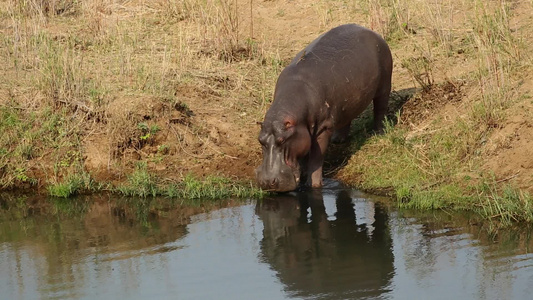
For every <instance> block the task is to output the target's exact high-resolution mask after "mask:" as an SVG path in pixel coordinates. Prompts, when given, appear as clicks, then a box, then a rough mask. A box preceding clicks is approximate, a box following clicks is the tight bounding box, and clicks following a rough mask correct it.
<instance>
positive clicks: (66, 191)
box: [47, 173, 100, 198]
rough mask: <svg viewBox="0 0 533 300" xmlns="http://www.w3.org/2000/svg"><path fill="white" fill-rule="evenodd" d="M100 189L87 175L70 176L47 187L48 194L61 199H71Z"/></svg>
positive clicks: (76, 174)
mask: <svg viewBox="0 0 533 300" xmlns="http://www.w3.org/2000/svg"><path fill="white" fill-rule="evenodd" d="M99 189H100V188H99V187H98V186H97V184H96V183H95V182H94V181H93V180H92V178H91V177H90V176H89V174H87V173H75V174H69V175H68V176H66V178H65V179H64V180H62V181H60V182H57V183H52V184H50V185H48V186H47V190H48V194H49V195H50V196H53V197H59V198H69V197H72V196H75V195H77V194H79V193H82V192H86V191H91V192H94V191H96V190H99Z"/></svg>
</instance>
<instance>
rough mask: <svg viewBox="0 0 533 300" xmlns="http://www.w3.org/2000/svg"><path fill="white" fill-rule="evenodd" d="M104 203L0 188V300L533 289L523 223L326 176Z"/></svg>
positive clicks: (488, 293)
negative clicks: (413, 204)
mask: <svg viewBox="0 0 533 300" xmlns="http://www.w3.org/2000/svg"><path fill="white" fill-rule="evenodd" d="M2 197H3V198H2ZM106 197H107V198H106ZM106 197H99V198H98V199H92V198H90V197H89V198H83V199H67V200H57V199H56V200H46V202H47V203H50V204H49V205H45V206H42V205H38V204H35V203H33V202H32V201H31V199H30V200H28V198H24V197H22V198H20V197H19V198H17V197H15V196H13V197H7V198H9V199H6V196H5V195H4V196H0V291H1V295H0V299H531V295H533V284H532V283H533V250H532V249H533V239H532V238H531V231H529V230H527V229H526V228H520V229H516V228H514V229H510V230H500V231H498V232H496V233H492V234H489V233H488V231H487V230H486V229H484V228H481V227H480V226H479V225H478V224H477V221H475V218H473V217H468V216H465V215H459V214H456V213H453V214H452V213H448V212H429V213H423V214H421V213H416V212H409V211H399V210H397V209H396V208H395V207H394V205H392V204H391V203H389V202H387V201H383V199H381V198H379V197H374V196H371V195H366V194H364V193H361V192H359V191H357V190H351V189H346V188H344V187H342V186H341V185H340V184H338V183H336V182H329V183H328V185H327V186H326V187H325V188H324V189H323V190H315V191H306V192H300V193H289V194H283V195H278V196H275V197H267V198H265V199H263V200H262V201H256V200H249V201H244V202H238V201H222V202H219V204H217V205H216V207H215V205H213V204H200V205H196V206H185V205H184V204H179V203H178V204H176V203H174V204H172V205H168V202H169V201H168V200H166V199H160V200H158V201H155V200H136V199H129V200H124V199H121V200H115V199H113V196H106ZM136 201H140V203H141V204H139V202H136ZM28 203H29V204H28ZM32 203H33V204H32ZM36 203H37V202H36ZM165 203H167V204H165ZM522 227H523V226H522Z"/></svg>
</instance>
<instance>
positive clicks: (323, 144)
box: [307, 129, 333, 188]
mask: <svg viewBox="0 0 533 300" xmlns="http://www.w3.org/2000/svg"><path fill="white" fill-rule="evenodd" d="M332 133H333V131H332V130H331V129H326V130H324V131H323V132H322V133H321V134H319V135H318V137H317V138H316V139H313V140H312V142H311V150H310V152H309V161H308V162H307V172H308V177H307V184H308V185H309V186H311V187H314V188H318V187H322V166H323V165H324V157H325V155H326V149H327V148H328V144H329V140H330V138H331V135H332ZM309 175H310V176H309Z"/></svg>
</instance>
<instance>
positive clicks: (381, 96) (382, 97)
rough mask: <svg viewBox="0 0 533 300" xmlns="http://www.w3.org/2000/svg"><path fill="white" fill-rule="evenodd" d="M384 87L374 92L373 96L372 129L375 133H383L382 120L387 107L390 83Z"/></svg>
mask: <svg viewBox="0 0 533 300" xmlns="http://www.w3.org/2000/svg"><path fill="white" fill-rule="evenodd" d="M386 86H387V87H386V88H383V89H381V90H380V92H378V93H377V94H376V96H375V97H374V100H373V101H374V130H375V131H376V132H377V133H383V121H384V120H385V116H386V115H387V111H388V109H389V94H390V89H391V88H390V84H389V85H386Z"/></svg>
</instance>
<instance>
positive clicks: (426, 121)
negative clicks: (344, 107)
mask: <svg viewBox="0 0 533 300" xmlns="http://www.w3.org/2000/svg"><path fill="white" fill-rule="evenodd" d="M532 5H533V4H532V3H531V2H524V1H479V0H465V1H458V0H446V1H420V0H408V1H399V0H356V1H326V0H321V1H315V2H309V1H304V0H295V1H291V2H290V3H285V2H283V1H277V0H274V1H236V0H222V1H220V0H205V1H199V0H156V1H140V0H133V1H116V0H113V1H111V0H88V1H66V0H65V1H60V0H57V1H53V0H49V1H37V0H26V1H24V0H19V1H4V2H2V3H0V26H1V27H0V28H2V29H1V31H0V34H1V36H0V59H2V60H3V61H6V62H7V63H6V64H3V65H1V66H0V72H1V73H2V74H1V76H3V78H5V80H3V81H1V82H0V103H1V104H2V105H4V104H5V105H4V106H5V107H6V109H5V110H3V112H2V113H3V114H4V115H3V116H4V120H14V121H13V122H11V123H12V124H11V123H10V125H6V124H7V123H6V122H5V121H4V123H2V124H3V125H2V126H3V127H2V130H3V131H4V132H7V133H8V134H5V135H4V137H2V138H1V139H0V153H3V154H1V156H0V162H1V165H0V169H1V170H2V171H1V172H0V177H1V178H3V181H2V184H3V186H5V187H9V186H17V185H20V182H21V181H24V182H37V183H38V184H39V185H47V184H48V183H57V182H61V180H63V178H69V176H71V173H72V172H77V171H76V170H78V169H79V167H80V166H81V169H82V170H84V171H87V172H88V173H90V174H91V175H92V176H94V177H96V181H99V180H104V181H115V182H123V181H124V180H125V179H126V178H127V176H126V175H127V174H130V173H131V172H133V171H134V170H135V165H136V162H137V161H142V162H145V163H146V165H147V170H149V171H151V172H154V173H158V175H159V176H160V177H162V178H172V179H176V180H180V179H183V178H184V177H185V175H184V174H187V173H188V172H195V173H197V174H199V175H200V176H201V175H204V174H211V173H215V174H216V173H222V174H227V173H229V175H237V176H238V177H239V178H250V177H251V176H252V174H253V167H254V165H255V164H257V163H258V161H259V147H255V146H254V145H255V143H256V142H255V135H256V134H257V128H256V127H255V125H254V124H255V122H256V121H260V120H261V118H262V117H263V115H264V113H265V112H266V110H267V108H268V106H269V103H270V101H271V100H272V93H273V88H274V84H275V81H276V78H277V76H278V74H279V72H280V71H281V70H282V68H283V67H284V66H285V64H287V62H288V61H290V59H291V57H292V56H293V55H294V54H295V53H296V52H298V51H299V50H300V49H301V48H302V47H303V46H304V45H306V44H307V43H309V42H310V41H311V40H313V39H314V38H315V37H316V36H317V35H319V34H320V33H322V32H324V31H326V30H327V29H329V28H331V27H334V26H336V25H339V24H343V23H350V22H355V23H359V24H362V25H364V26H367V27H369V28H371V29H373V30H376V31H377V32H379V33H381V34H382V35H383V36H384V37H385V38H386V39H387V41H388V42H389V44H390V45H391V48H392V51H393V54H394V59H395V71H394V75H393V76H394V78H393V85H394V86H393V88H394V89H395V90H404V89H408V88H412V87H417V88H422V89H424V90H425V92H423V93H426V94H421V95H420V96H419V99H422V100H420V101H419V102H418V105H417V106H413V107H412V108H410V110H407V109H406V111H405V113H406V115H408V114H409V113H411V115H412V116H413V117H412V118H403V116H402V114H400V115H399V123H400V126H397V127H390V130H389V135H387V136H386V137H385V139H388V140H389V142H386V141H384V140H381V139H379V138H376V139H371V140H370V143H369V145H367V146H365V147H363V148H362V150H361V151H359V152H358V154H356V156H355V158H354V159H353V160H352V164H360V163H361V161H363V162H365V163H363V164H361V165H363V166H366V167H368V168H367V169H365V170H367V171H368V172H370V171H371V170H378V169H379V168H382V167H381V165H382V164H383V162H382V161H381V160H379V159H377V160H375V161H374V160H372V159H367V158H368V157H369V156H371V155H373V154H374V153H384V152H387V151H388V150H387V149H389V147H393V146H394V145H396V146H397V143H400V144H401V142H402V141H403V142H404V145H403V146H402V147H404V146H405V144H408V145H411V146H410V147H412V148H410V150H409V152H405V153H404V154H406V156H405V157H406V159H407V158H409V157H410V160H408V164H407V165H404V167H405V168H407V167H409V168H412V169H411V170H413V172H415V171H417V172H418V171H420V172H421V173H420V174H424V176H426V175H427V174H430V175H431V176H434V177H429V178H431V179H430V180H421V181H420V182H423V184H421V185H420V186H423V187H424V188H425V189H428V186H430V187H434V186H439V185H440V184H441V183H442V182H446V184H442V185H440V186H441V187H442V189H441V191H443V192H442V193H443V194H446V193H448V194H449V195H452V194H453V193H450V191H451V190H454V191H457V189H455V188H454V187H453V184H452V183H457V182H458V179H457V178H463V177H464V176H463V175H464V174H470V175H468V176H471V174H473V173H475V174H478V173H480V172H481V173H483V172H485V171H484V170H480V169H479V165H480V164H482V163H480V162H482V161H483V160H484V159H486V157H485V156H483V153H484V152H483V151H484V150H483V147H484V142H483V141H486V140H487V139H490V135H491V132H492V131H493V130H494V128H499V127H501V126H505V124H506V120H507V118H508V116H509V109H511V108H513V107H515V106H516V105H518V103H522V102H523V101H527V100H525V99H524V98H523V97H521V96H520V95H523V94H524V91H523V85H521V82H522V81H523V79H524V78H523V77H524V74H529V73H531V55H530V54H529V53H530V52H531V51H530V49H531V45H528V43H527V41H528V39H531V38H532V37H531V34H530V30H528V28H530V26H531V24H530V21H529V20H528V19H527V18H526V17H522V18H520V16H519V15H520V13H521V12H526V11H530V10H531V6H532ZM528 22H529V23H528ZM526 76H527V75H526ZM443 84H445V86H452V87H453V90H454V91H455V93H457V94H460V95H461V97H460V98H457V97H456V96H449V93H444V92H443V93H441V92H439V91H440V88H435V86H439V87H440V86H442V85H443ZM447 97H451V99H455V100H454V102H453V103H451V101H448V100H449V99H448V98H447ZM183 107H186V108H187V109H183ZM421 107H424V109H421ZM393 114H394V113H393ZM6 116H11V117H10V118H6ZM432 116H434V117H432ZM52 118H57V119H59V120H61V121H60V122H57V123H55V125H54V126H55V127H54V126H53V127H54V128H56V129H57V130H51V129H50V128H51V127H50V126H48V127H47V128H49V129H50V130H49V131H47V132H53V134H51V133H50V134H43V133H42V132H39V131H37V130H36V124H39V122H41V123H42V122H43V120H46V119H52ZM25 120H32V125H27V124H26V123H28V122H27V121H25ZM147 128H148V129H147ZM151 128H157V129H158V130H155V131H154V132H152V130H151ZM38 132H39V133H38ZM148 134H150V135H149V136H148ZM19 141H21V142H19ZM58 141H59V142H58ZM61 141H62V142H61ZM373 141H375V142H373ZM396 146H394V147H396ZM16 149H18V150H16ZM160 149H165V150H164V151H161V150H160ZM450 149H451V150H450ZM15 150H16V151H18V152H17V153H19V152H20V153H24V155H22V156H20V157H22V158H19V156H17V157H16V156H15V155H13V154H11V153H15V152H14V151H15ZM69 151H70V152H69ZM67 153H71V154H69V155H67ZM72 153H76V154H75V155H72ZM391 153H394V152H391ZM69 157H78V158H80V159H79V160H77V161H78V162H77V163H75V164H74V163H73V160H72V159H71V158H69ZM359 159H360V160H361V161H359ZM62 161H70V163H63V164H61V163H60V162H62ZM392 161H393V160H392ZM73 165H76V167H74V166H73ZM399 165H402V164H399ZM50 170H53V172H52V173H51V174H54V175H53V176H50V175H49V174H50ZM349 171H352V172H356V173H360V172H363V171H362V170H355V171H354V169H353V168H350V167H349V168H348V169H347V170H346V172H345V174H347V173H349ZM367 171H365V172H367ZM391 174H392V173H391ZM351 176H353V173H352V175H351ZM471 177H472V176H471ZM17 178H19V179H17ZM362 178H363V180H365V179H364V178H367V177H365V176H363V177H362ZM398 178H399V179H401V178H402V176H399V177H398ZM413 178H420V177H416V176H415V177H413ZM447 178H452V179H451V180H448V179H447ZM382 179H383V178H382ZM420 182H419V183H420ZM387 184H388V185H389V187H390V186H391V184H390V182H387V181H385V180H381V181H380V182H379V186H381V187H384V186H386V185H387ZM395 184H398V185H397V186H398V187H399V189H400V191H403V192H401V194H410V189H409V187H410V184H407V183H406V182H405V181H403V182H396V183H395ZM467 185H468V184H467ZM455 187H457V185H455ZM460 187H461V188H463V187H464V185H461V186H460ZM456 194H457V193H456Z"/></svg>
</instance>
